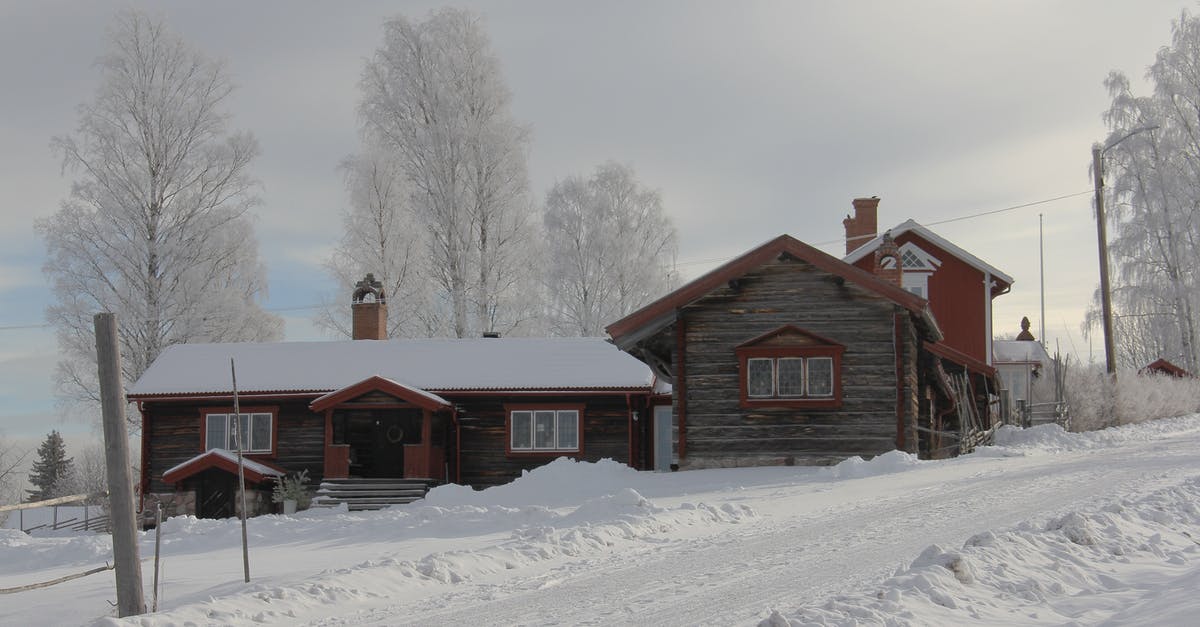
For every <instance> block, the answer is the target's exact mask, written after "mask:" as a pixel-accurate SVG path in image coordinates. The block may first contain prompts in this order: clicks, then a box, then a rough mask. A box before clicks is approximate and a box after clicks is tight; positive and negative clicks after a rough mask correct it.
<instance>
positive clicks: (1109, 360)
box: [1092, 124, 1158, 389]
mask: <svg viewBox="0 0 1200 627" xmlns="http://www.w3.org/2000/svg"><path fill="white" fill-rule="evenodd" d="M1157 128H1158V125H1157V124H1150V125H1147V126H1139V127H1137V128H1133V129H1130V130H1129V131H1128V132H1126V133H1125V134H1124V135H1122V136H1120V137H1117V138H1115V139H1110V140H1109V141H1108V143H1106V144H1104V145H1100V143H1098V142H1097V143H1095V144H1092V183H1094V184H1095V186H1096V237H1097V238H1098V239H1099V246H1100V307H1101V309H1102V310H1103V314H1104V320H1103V322H1104V367H1105V369H1106V370H1107V371H1108V377H1109V380H1110V381H1111V383H1112V384H1113V386H1114V389H1116V388H1115V386H1116V383H1117V357H1116V350H1115V348H1114V346H1113V313H1112V288H1111V286H1110V285H1109V281H1108V224H1107V220H1106V218H1105V217H1104V153H1105V152H1108V150H1109V149H1110V148H1114V147H1116V145H1117V144H1119V143H1121V142H1123V141H1125V140H1127V139H1129V138H1130V137H1133V136H1134V135H1138V134H1140V133H1145V132H1146V131H1153V130H1156V129H1157Z"/></svg>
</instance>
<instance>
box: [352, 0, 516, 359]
mask: <svg viewBox="0 0 1200 627" xmlns="http://www.w3.org/2000/svg"><path fill="white" fill-rule="evenodd" d="M383 26H384V37H383V44H382V45H381V46H380V47H379V49H378V50H377V51H376V52H375V55H374V57H372V58H371V59H370V60H369V61H368V62H367V64H366V68H365V70H364V71H363V77H362V81H361V88H362V102H361V105H360V114H361V119H362V134H363V136H364V138H365V143H368V144H371V145H376V146H379V147H381V148H382V149H384V150H385V151H387V153H388V155H389V159H390V160H391V161H392V162H393V163H394V164H395V167H396V168H397V169H398V171H399V172H400V173H402V175H403V179H404V183H405V186H406V189H407V194H408V202H409V203H410V204H411V209H412V212H413V215H414V217H415V220H416V224H417V226H418V227H419V228H420V230H421V231H422V232H423V236H424V244H425V248H426V255H427V257H428V262H429V265H428V269H427V274H426V277H427V280H428V281H431V282H432V284H433V285H434V287H435V289H434V290H433V295H432V297H431V298H430V299H429V301H428V303H429V310H428V315H427V316H426V318H427V319H428V320H431V321H438V322H440V327H439V328H437V329H431V331H432V332H433V333H434V334H439V335H440V334H448V335H453V336H455V337H468V336H473V335H476V334H478V333H479V332H481V331H489V330H494V331H502V332H511V331H518V332H519V331H520V329H521V327H522V326H523V325H525V324H526V323H527V322H528V320H529V317H530V315H531V312H533V311H536V303H531V302H530V299H529V293H530V290H528V289H524V287H523V286H524V284H525V283H527V282H528V280H529V278H530V274H531V273H530V272H529V265H530V263H531V244H532V242H531V238H530V234H529V230H530V228H531V226H532V225H531V224H530V216H531V213H532V207H531V205H530V202H529V198H528V178H527V174H526V169H525V158H526V151H527V146H528V141H529V140H528V136H529V133H528V131H527V129H526V128H525V127H523V126H521V125H519V124H517V123H516V122H515V121H514V120H513V118H512V115H511V114H510V112H509V101H510V99H511V96H510V94H509V91H508V88H507V87H506V86H505V84H504V81H503V78H502V77H501V74H500V64H499V62H498V60H497V59H496V57H495V56H494V55H493V54H492V52H491V44H490V42H489V41H488V38H487V35H486V34H485V33H484V32H483V28H482V26H481V23H480V19H479V17H477V16H475V15H473V14H471V13H469V12H467V11H462V10H457V9H443V10H440V11H437V12H435V13H433V14H431V15H430V16H429V17H428V18H427V19H426V20H425V21H423V22H411V21H409V20H408V19H407V18H404V17H396V18H392V19H390V20H387V21H386V22H385V23H384V25H383ZM389 307H390V304H389Z"/></svg>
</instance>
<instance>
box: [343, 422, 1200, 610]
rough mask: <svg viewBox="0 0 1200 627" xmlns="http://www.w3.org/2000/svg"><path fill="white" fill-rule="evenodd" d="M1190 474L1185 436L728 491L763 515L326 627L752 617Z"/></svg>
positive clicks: (1192, 439)
mask: <svg viewBox="0 0 1200 627" xmlns="http://www.w3.org/2000/svg"><path fill="white" fill-rule="evenodd" d="M1198 474H1200V436H1198V435H1197V433H1196V432H1192V433H1190V434H1187V435H1182V434H1181V435H1180V436H1179V437H1175V438H1171V439H1166V440H1153V441H1148V442H1125V443H1123V444H1122V445H1121V446H1118V447H1114V448H1100V449H1092V450H1082V451H1072V452H1060V453H1057V454H1053V455H1041V454H1034V455H1031V456H1027V457H983V456H974V457H970V458H965V459H961V460H954V461H949V462H942V463H938V464H928V465H923V466H922V467H918V468H914V469H911V470H908V471H906V472H904V473H902V474H896V475H891V476H888V477H887V478H881V477H879V476H870V477H866V478H862V479H854V480H849V481H841V482H838V483H837V484H835V487H831V485H829V484H825V483H804V484H799V485H795V486H778V485H776V486H768V487H765V488H748V489H745V490H742V491H739V492H734V493H730V494H728V495H727V496H726V497H725V498H727V499H728V500H731V501H743V502H752V503H753V504H754V507H755V509H757V510H758V514H759V517H758V518H757V519H755V520H751V521H749V522H744V523H741V524H739V525H736V526H731V527H729V528H722V529H720V530H719V531H717V532H715V533H713V534H711V535H707V536H704V537H700V538H689V539H683V540H678V541H669V542H666V543H663V544H651V545H648V546H645V547H638V548H636V549H629V550H622V551H617V552H613V553H609V554H606V555H603V556H600V557H594V558H591V559H589V560H586V561H584V562H573V563H568V564H564V565H562V566H560V567H558V568H555V569H552V570H551V571H549V572H545V573H539V574H538V575H536V576H532V577H514V578H512V579H509V580H507V581H505V582H503V583H502V584H500V585H488V586H480V587H474V586H466V587H465V590H457V591H455V593H454V595H453V599H452V600H451V599H449V598H442V597H433V598H429V599H425V600H423V601H422V602H420V603H417V604H410V603H400V604H396V605H390V606H386V607H383V608H376V609H372V610H369V611H364V612H362V613H356V614H354V615H351V616H346V617H342V618H340V619H336V620H330V621H325V622H324V623H323V624H376V623H378V624H396V623H411V624H424V625H432V624H458V625H461V624H521V623H525V624H529V623H533V624H541V623H557V624H563V625H587V624H593V625H595V624H613V623H614V622H617V623H640V624H645V625H672V624H680V625H690V624H701V623H711V624H745V623H752V622H755V621H756V620H757V619H760V618H763V617H764V616H765V612H766V611H767V610H769V609H779V610H784V611H786V610H788V609H791V608H790V607H789V603H795V604H799V603H803V602H808V601H811V600H814V599H823V598H826V597H829V596H832V595H834V594H836V593H838V592H842V591H847V590H855V589H860V588H867V587H870V586H871V585H872V584H875V583H878V582H879V581H881V580H882V579H884V578H886V577H887V576H888V575H889V574H891V573H892V572H893V571H895V570H896V568H897V567H898V566H902V565H907V564H908V563H909V562H911V561H912V560H913V559H914V558H915V557H916V556H917V555H918V554H919V553H920V552H921V551H922V550H923V549H924V548H925V547H927V546H929V545H930V544H933V543H938V544H942V545H949V546H959V545H961V544H962V543H963V542H964V541H966V540H967V539H968V538H969V537H971V536H973V535H975V534H977V533H979V532H981V531H985V530H988V529H994V528H1005V527H1010V526H1013V525H1016V524H1017V523H1020V522H1022V521H1026V520H1030V519H1042V518H1051V517H1054V516H1057V515H1061V514H1063V513H1066V512H1070V511H1074V510H1077V509H1094V508H1095V507H1096V506H1097V503H1101V502H1104V501H1108V500H1112V499H1115V498H1118V497H1123V496H1125V495H1128V494H1135V493H1138V492H1150V491H1153V490H1155V489H1158V488H1161V487H1166V486H1172V485H1177V484H1179V483H1180V482H1181V481H1183V480H1184V479H1186V478H1189V477H1193V476H1196V475H1198ZM706 498H711V497H708V496H707V495H706ZM652 500H653V501H654V502H655V503H658V504H660V505H663V504H665V501H666V499H661V500H660V499H652Z"/></svg>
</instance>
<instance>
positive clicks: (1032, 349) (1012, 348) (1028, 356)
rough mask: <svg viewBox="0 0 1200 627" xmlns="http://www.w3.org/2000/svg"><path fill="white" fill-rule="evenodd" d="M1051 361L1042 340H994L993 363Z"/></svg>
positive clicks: (1041, 362)
mask: <svg viewBox="0 0 1200 627" xmlns="http://www.w3.org/2000/svg"><path fill="white" fill-rule="evenodd" d="M1033 362H1036V363H1040V364H1043V365H1045V364H1048V363H1050V355H1049V353H1047V352H1046V348H1045V347H1043V346H1042V344H1041V342H1030V341H1028V340H993V341H992V364H993V365H996V366H999V365H1002V364H1006V363H1022V364H1024V363H1033Z"/></svg>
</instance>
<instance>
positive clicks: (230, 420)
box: [204, 412, 274, 453]
mask: <svg viewBox="0 0 1200 627" xmlns="http://www.w3.org/2000/svg"><path fill="white" fill-rule="evenodd" d="M238 415H239V416H241V420H240V421H239V423H240V426H241V435H242V452H243V453H270V452H271V446H272V439H273V435H274V424H273V423H274V420H273V416H272V415H271V414H269V413H266V412H251V413H244V414H238ZM234 433H235V427H234V414H231V413H230V414H205V415H204V450H212V449H215V448H222V449H225V450H229V451H236V450H237V440H236V439H234Z"/></svg>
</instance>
